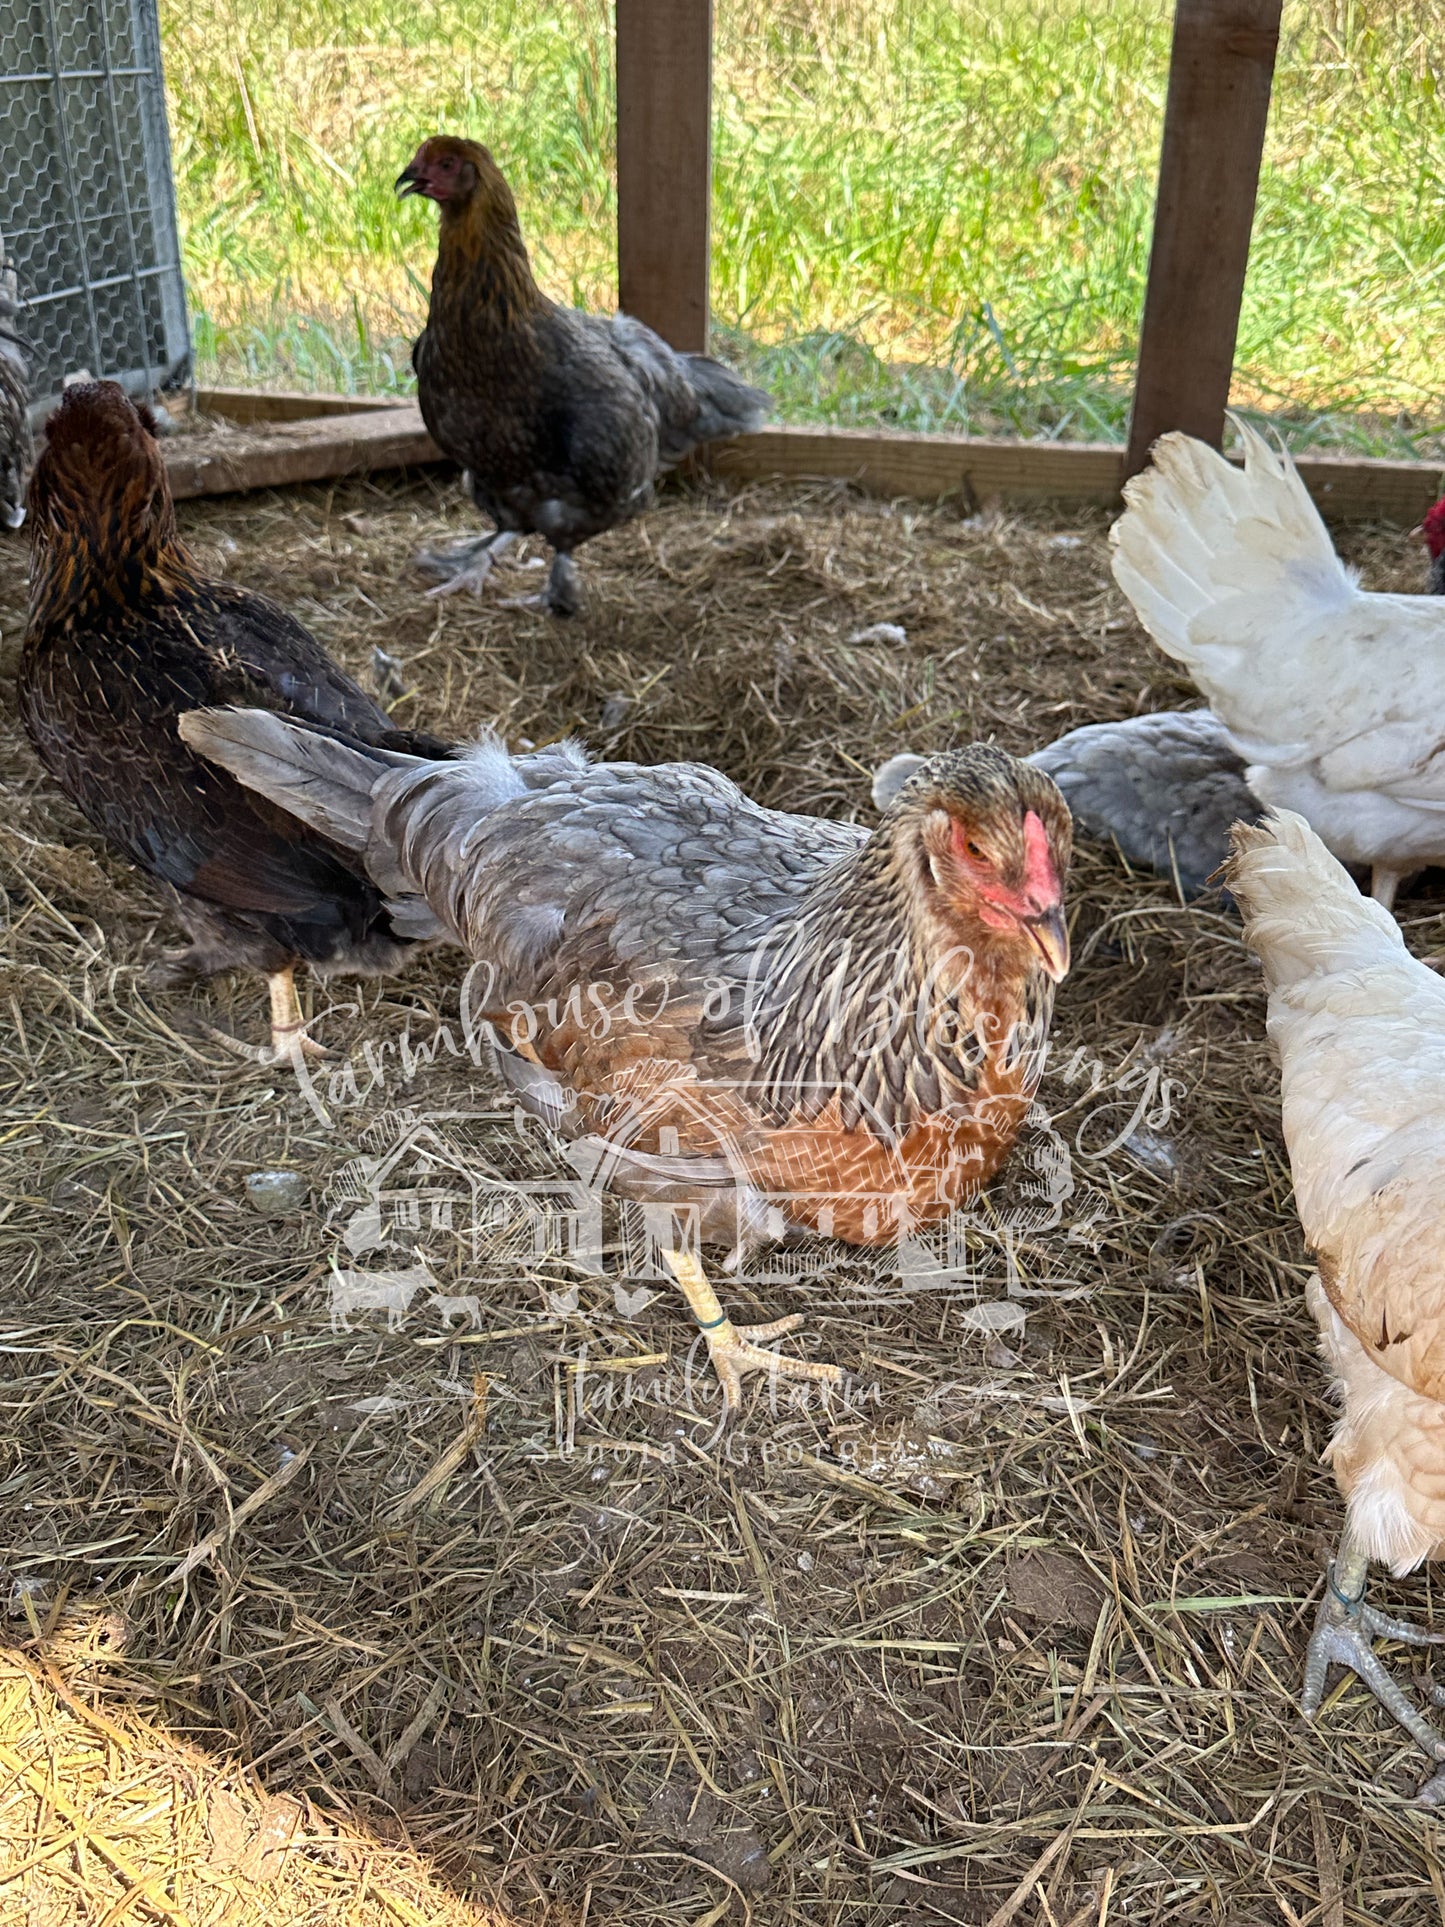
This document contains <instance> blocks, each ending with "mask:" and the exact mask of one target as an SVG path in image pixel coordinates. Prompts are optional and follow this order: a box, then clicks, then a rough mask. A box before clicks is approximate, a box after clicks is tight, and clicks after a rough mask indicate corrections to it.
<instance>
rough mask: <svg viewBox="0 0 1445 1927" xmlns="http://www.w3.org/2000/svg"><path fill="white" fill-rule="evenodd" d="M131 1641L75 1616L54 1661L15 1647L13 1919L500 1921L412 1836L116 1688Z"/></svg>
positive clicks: (5, 1835)
mask: <svg viewBox="0 0 1445 1927" xmlns="http://www.w3.org/2000/svg"><path fill="white" fill-rule="evenodd" d="M123 1645H124V1622H123V1621H122V1620H121V1618H120V1615H118V1614H116V1613H101V1614H99V1615H98V1616H97V1615H95V1614H71V1615H69V1616H68V1617H67V1616H62V1617H61V1618H60V1619H59V1620H58V1622H57V1623H55V1624H54V1625H53V1626H52V1627H51V1629H50V1631H49V1632H48V1634H47V1635H45V1636H44V1638H43V1639H42V1641H41V1642H40V1647H43V1649H44V1657H41V1658H38V1659H32V1658H29V1657H27V1656H26V1655H24V1654H22V1653H20V1652H16V1651H13V1650H9V1649H3V1650H0V1896H3V1898H0V1918H3V1919H6V1920H11V1921H22V1920H23V1921H24V1922H25V1923H26V1927H76V1924H77V1923H92V1922H94V1923H97V1927H98V1924H99V1923H101V1922H104V1923H106V1924H107V1927H109V1923H112V1922H115V1921H119V1920H120V1919H122V1918H123V1917H124V1918H126V1919H128V1920H132V1921H137V1922H141V1921H155V1922H161V1923H165V1927H222V1923H228V1927H239V1923H242V1922H249V1921H266V1922H269V1923H274V1927H300V1923H302V1922H310V1921H320V1920H325V1919H329V1918H335V1917H338V1916H339V1917H340V1918H342V1919H344V1920H345V1921H346V1922H347V1923H348V1927H351V1923H355V1927H367V1924H369V1923H375V1927H397V1923H398V1922H400V1923H402V1924H403V1927H423V1923H424V1924H425V1927H499V1921H498V1916H497V1915H496V1914H494V1913H492V1912H491V1911H490V1910H486V1909H482V1908H479V1907H475V1906H470V1905H468V1904H467V1903H466V1902H465V1901H463V1900H461V1899H459V1898H457V1896H455V1895H454V1894H452V1893H450V1892H448V1890H447V1889H446V1888H445V1887H444V1886H442V1885H440V1884H439V1883H438V1882H437V1881H436V1880H435V1879H434V1878H433V1877H432V1876H431V1875H430V1874H429V1872H428V1870H427V1868H426V1865H425V1863H424V1861H423V1860H422V1858H421V1856H420V1855H419V1854H417V1853H416V1852H415V1851H414V1850H413V1849H411V1848H410V1847H409V1846H407V1845H405V1844H404V1843H403V1842H401V1841H399V1840H395V1841H390V1842H388V1841H382V1840H378V1839H375V1838H372V1837H368V1836H367V1835H366V1834H364V1833H362V1832H360V1831H359V1830H357V1829H356V1828H354V1827H349V1826H347V1825H346V1824H345V1823H344V1822H340V1821H337V1820H336V1819H335V1818H333V1817H332V1816H329V1815H327V1814H323V1813H322V1812H321V1811H319V1809H318V1808H317V1807H316V1805H315V1804H314V1802H312V1801H310V1800H308V1799H306V1798H305V1796H304V1795H303V1796H302V1797H300V1798H292V1797H289V1796H286V1795H281V1796H272V1795H271V1794H268V1793H267V1791H266V1789H265V1787H264V1786H263V1785H262V1783H261V1781H260V1780H259V1778H258V1777H257V1775H256V1774H255V1773H254V1772H253V1771H252V1770H251V1768H249V1767H248V1766H247V1765H246V1764H245V1763H244V1762H243V1761H239V1760H236V1759H225V1758H215V1757H213V1756H212V1755H210V1754H208V1753H205V1752H202V1750H201V1749H200V1748H199V1747H197V1746H194V1745H190V1744H188V1743H186V1742H185V1741H182V1740H178V1739H176V1738H175V1737H174V1735H172V1734H170V1733H168V1732H165V1731H163V1730H161V1729H159V1728H157V1727H156V1726H155V1725H153V1724H152V1723H151V1721H150V1720H148V1719H147V1718H146V1717H145V1716H144V1714H143V1713H142V1712H141V1710H140V1709H139V1708H138V1707H136V1706H134V1705H127V1704H126V1703H124V1701H120V1702H117V1700H116V1699H115V1698H114V1696H111V1695H107V1693H106V1691H105V1672H106V1668H107V1664H108V1661H109V1660H110V1659H112V1658H113V1657H114V1656H115V1653H116V1650H117V1648H118V1647H123ZM39 1649H40V1648H37V1650H39ZM67 1672H68V1673H69V1674H70V1678H69V1679H67V1678H66V1677H65V1676H64V1675H65V1673H67ZM97 1701H99V1702H103V1704H98V1703H96V1702H97Z"/></svg>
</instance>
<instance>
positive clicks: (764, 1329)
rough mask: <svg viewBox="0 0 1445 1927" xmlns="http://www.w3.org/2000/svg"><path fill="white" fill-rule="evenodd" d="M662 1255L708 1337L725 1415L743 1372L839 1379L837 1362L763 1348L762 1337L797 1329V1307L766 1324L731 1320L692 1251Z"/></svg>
mask: <svg viewBox="0 0 1445 1927" xmlns="http://www.w3.org/2000/svg"><path fill="white" fill-rule="evenodd" d="M664 1256H665V1257H666V1259H667V1263H668V1267H669V1269H670V1270H671V1272H672V1275H673V1277H674V1278H676V1280H677V1282H678V1284H679V1285H680V1286H681V1287H682V1295H683V1297H684V1298H686V1300H687V1302H688V1305H689V1307H690V1309H691V1311H692V1315H693V1317H694V1318H695V1319H696V1320H697V1322H698V1326H699V1328H700V1330H701V1331H702V1334H703V1337H704V1338H706V1340H707V1349H708V1355H709V1357H710V1358H711V1359H712V1366H713V1370H714V1371H715V1372H716V1373H717V1375H718V1383H719V1384H720V1385H721V1386H722V1395H723V1405H724V1408H725V1410H726V1411H727V1413H728V1415H729V1416H731V1414H732V1413H734V1412H736V1411H737V1409H738V1407H739V1405H741V1403H742V1397H743V1374H744V1373H745V1372H776V1373H781V1374H783V1375H784V1376H786V1377H788V1378H811V1379H813V1380H815V1381H817V1382H818V1383H820V1384H825V1385H839V1384H841V1383H842V1381H843V1374H842V1371H841V1370H840V1369H839V1367H838V1366H836V1365H815V1364H814V1363H813V1362H812V1360H811V1359H806V1358H789V1357H787V1356H786V1354H784V1353H782V1352H771V1351H764V1350H763V1348H762V1344H761V1342H760V1341H761V1340H763V1339H767V1338H781V1337H782V1336H783V1334H784V1333H785V1332H791V1331H796V1330H797V1329H798V1327H799V1325H801V1324H802V1322H803V1317H802V1313H801V1312H794V1313H792V1314H791V1316H789V1317H787V1318H774V1319H773V1320H772V1321H771V1323H769V1324H766V1325H735V1324H734V1323H733V1321H732V1320H731V1319H730V1318H729V1317H728V1315H727V1313H726V1312H725V1311H724V1310H723V1308H722V1306H721V1305H720V1304H719V1303H718V1296H717V1293H716V1292H715V1291H714V1290H713V1288H712V1286H711V1284H710V1283H709V1282H708V1277H707V1273H706V1272H705V1271H704V1270H703V1268H702V1266H701V1265H700V1264H699V1263H698V1261H697V1259H696V1258H694V1257H693V1255H692V1253H691V1252H688V1251H668V1252H665V1253H664Z"/></svg>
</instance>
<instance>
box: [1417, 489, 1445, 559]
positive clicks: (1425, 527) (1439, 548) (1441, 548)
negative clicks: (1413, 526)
mask: <svg viewBox="0 0 1445 1927" xmlns="http://www.w3.org/2000/svg"><path fill="white" fill-rule="evenodd" d="M1420 532H1421V534H1422V535H1423V536H1424V537H1425V547H1426V548H1427V549H1428V550H1429V551H1430V559H1431V561H1432V562H1433V561H1434V560H1435V558H1436V556H1439V555H1445V496H1442V497H1441V499H1440V500H1439V501H1438V502H1437V503H1436V504H1435V506H1434V508H1432V509H1428V510H1427V511H1426V514H1425V519H1424V521H1423V522H1422V523H1421V524H1420Z"/></svg>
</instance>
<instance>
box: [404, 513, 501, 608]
mask: <svg viewBox="0 0 1445 1927" xmlns="http://www.w3.org/2000/svg"><path fill="white" fill-rule="evenodd" d="M516 540H517V536H516V534H515V532H514V531H513V530H511V529H496V530H494V531H493V533H492V534H491V535H482V536H478V537H477V538H476V540H475V541H471V542H460V543H458V544H457V546H456V547H455V548H452V549H423V550H422V551H421V552H420V554H419V555H418V556H417V558H416V565H417V567H418V568H419V569H423V570H425V571H426V573H427V574H428V575H439V576H442V577H443V578H444V580H442V581H441V582H439V583H438V584H437V586H436V587H435V588H434V589H428V590H427V594H428V595H429V596H445V595H458V594H460V592H461V591H462V590H463V589H470V590H472V591H473V593H474V594H476V595H480V594H481V592H482V590H483V589H484V588H485V587H486V585H487V578H488V577H489V576H490V575H491V573H492V569H493V566H494V565H495V563H496V561H497V559H498V557H499V556H503V555H505V554H506V552H507V550H508V549H509V548H511V546H512V544H513V543H514V542H515V541H516Z"/></svg>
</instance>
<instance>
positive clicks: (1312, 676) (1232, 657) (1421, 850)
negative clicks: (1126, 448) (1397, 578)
mask: <svg viewBox="0 0 1445 1927" xmlns="http://www.w3.org/2000/svg"><path fill="white" fill-rule="evenodd" d="M1235 428H1236V431H1237V432H1238V434H1239V437H1240V440H1241V442H1242V444H1243V447H1244V467H1243V468H1242V469H1240V468H1237V467H1236V466H1235V465H1234V464H1233V463H1232V462H1228V461H1226V460H1225V459H1224V457H1223V456H1222V455H1220V454H1218V453H1217V452H1216V451H1215V450H1214V449H1212V448H1208V447H1206V446H1205V444H1204V443H1203V442H1198V441H1195V440H1194V439H1193V438H1192V437H1191V436H1188V435H1178V434H1175V435H1165V436H1163V437H1161V439H1160V440H1159V441H1158V442H1156V444H1155V446H1154V459H1153V464H1152V466H1151V467H1149V468H1147V469H1146V470H1145V471H1144V473H1143V474H1142V475H1136V476H1135V477H1134V479H1133V481H1131V482H1130V483H1129V484H1128V486H1127V487H1126V488H1125V491H1124V498H1125V502H1126V503H1127V507H1126V509H1125V512H1124V514H1123V515H1122V516H1121V517H1120V518H1119V520H1118V522H1116V523H1115V525H1114V528H1113V531H1112V533H1111V538H1110V539H1111V541H1112V543H1113V546H1114V576H1115V579H1116V581H1117V582H1118V584H1119V586H1120V588H1121V589H1122V590H1123V591H1124V593H1125V595H1127V596H1128V598H1129V600H1130V601H1131V602H1132V603H1133V605H1134V609H1135V612H1136V613H1137V615H1138V617H1139V620H1140V621H1141V622H1142V623H1143V625H1144V627H1145V628H1146V629H1147V630H1148V631H1149V633H1150V635H1151V636H1152V637H1153V638H1154V640H1155V642H1157V643H1158V644H1159V647H1160V648H1161V649H1163V650H1164V651H1165V653H1166V654H1167V655H1170V656H1173V657H1174V658H1175V660H1176V661H1178V662H1182V663H1184V664H1185V665H1186V666H1187V668H1188V669H1189V671H1190V673H1191V674H1192V675H1193V677H1194V680H1195V681H1196V682H1197V683H1198V685H1199V687H1200V689H1202V690H1203V692H1204V694H1205V696H1206V697H1207V698H1208V700H1209V705H1210V707H1211V708H1212V709H1213V711H1214V713H1215V715H1216V716H1217V717H1218V718H1219V720H1220V722H1221V723H1223V724H1224V726H1225V729H1226V730H1227V731H1228V733H1229V737H1230V740H1231V742H1232V743H1233V745H1234V747H1235V749H1236V750H1237V751H1238V752H1239V754H1240V755H1241V756H1242V757H1243V758H1244V760H1245V763H1246V765H1247V768H1246V771H1245V777H1246V781H1247V782H1248V784H1249V787H1250V789H1251V790H1252V791H1253V792H1254V794H1255V795H1256V796H1257V797H1258V798H1259V800H1260V802H1261V803H1263V804H1265V805H1266V806H1267V807H1277V808H1281V809H1290V810H1298V811H1299V813H1300V815H1301V816H1303V817H1304V818H1305V819H1306V820H1307V821H1308V822H1309V823H1310V825H1311V826H1312V827H1313V828H1314V829H1315V830H1316V831H1317V832H1318V834H1319V835H1320V836H1321V837H1322V838H1323V839H1324V841H1325V842H1326V844H1328V846H1329V848H1330V849H1331V850H1333V851H1334V853H1335V855H1336V856H1337V857H1339V858H1341V859H1342V860H1343V861H1344V862H1346V863H1355V864H1362V865H1368V866H1369V868H1370V870H1371V872H1372V886H1371V887H1372V891H1373V894H1374V896H1375V897H1376V898H1377V899H1378V901H1379V902H1381V903H1383V904H1384V905H1385V906H1386V907H1387V908H1388V907H1389V906H1390V904H1391V903H1393V901H1394V896H1395V891H1396V888H1397V887H1398V885H1399V883H1400V881H1401V879H1402V878H1404V877H1406V876H1409V875H1410V874H1411V873H1412V872H1413V871H1416V870H1420V869H1423V868H1425V866H1426V865H1427V864H1431V863H1445V729H1442V724H1441V718H1442V716H1445V602H1442V601H1441V599H1440V598H1439V597H1436V596H1419V595H1372V594H1369V593H1367V592H1366V591H1364V590H1362V589H1361V588H1360V587H1359V584H1358V582H1357V580H1356V578H1355V576H1354V574H1353V573H1352V572H1351V571H1350V570H1349V569H1347V568H1346V567H1345V566H1344V564H1343V563H1342V562H1341V561H1340V558H1339V557H1338V556H1337V555H1336V554H1335V550H1334V546H1333V544H1332V543H1331V541H1330V538H1329V535H1328V533H1327V532H1326V530H1325V525H1324V523H1323V522H1322V521H1321V520H1320V516H1319V512H1318V510H1317V509H1316V508H1315V505H1314V503H1313V502H1312V501H1311V500H1310V497H1309V493H1308V491H1307V490H1306V488H1305V485H1304V483H1303V482H1302V481H1301V480H1300V478H1299V475H1298V473H1297V471H1296V469H1295V466H1294V463H1293V462H1292V461H1291V460H1290V458H1289V456H1288V455H1286V454H1285V453H1284V452H1283V450H1276V449H1273V448H1271V447H1270V446H1269V444H1268V443H1267V442H1265V440H1264V439H1263V437H1262V436H1260V435H1258V434H1257V433H1256V432H1255V431H1254V430H1253V429H1252V428H1249V427H1247V426H1246V425H1245V424H1244V423H1242V422H1236V423H1235Z"/></svg>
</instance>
